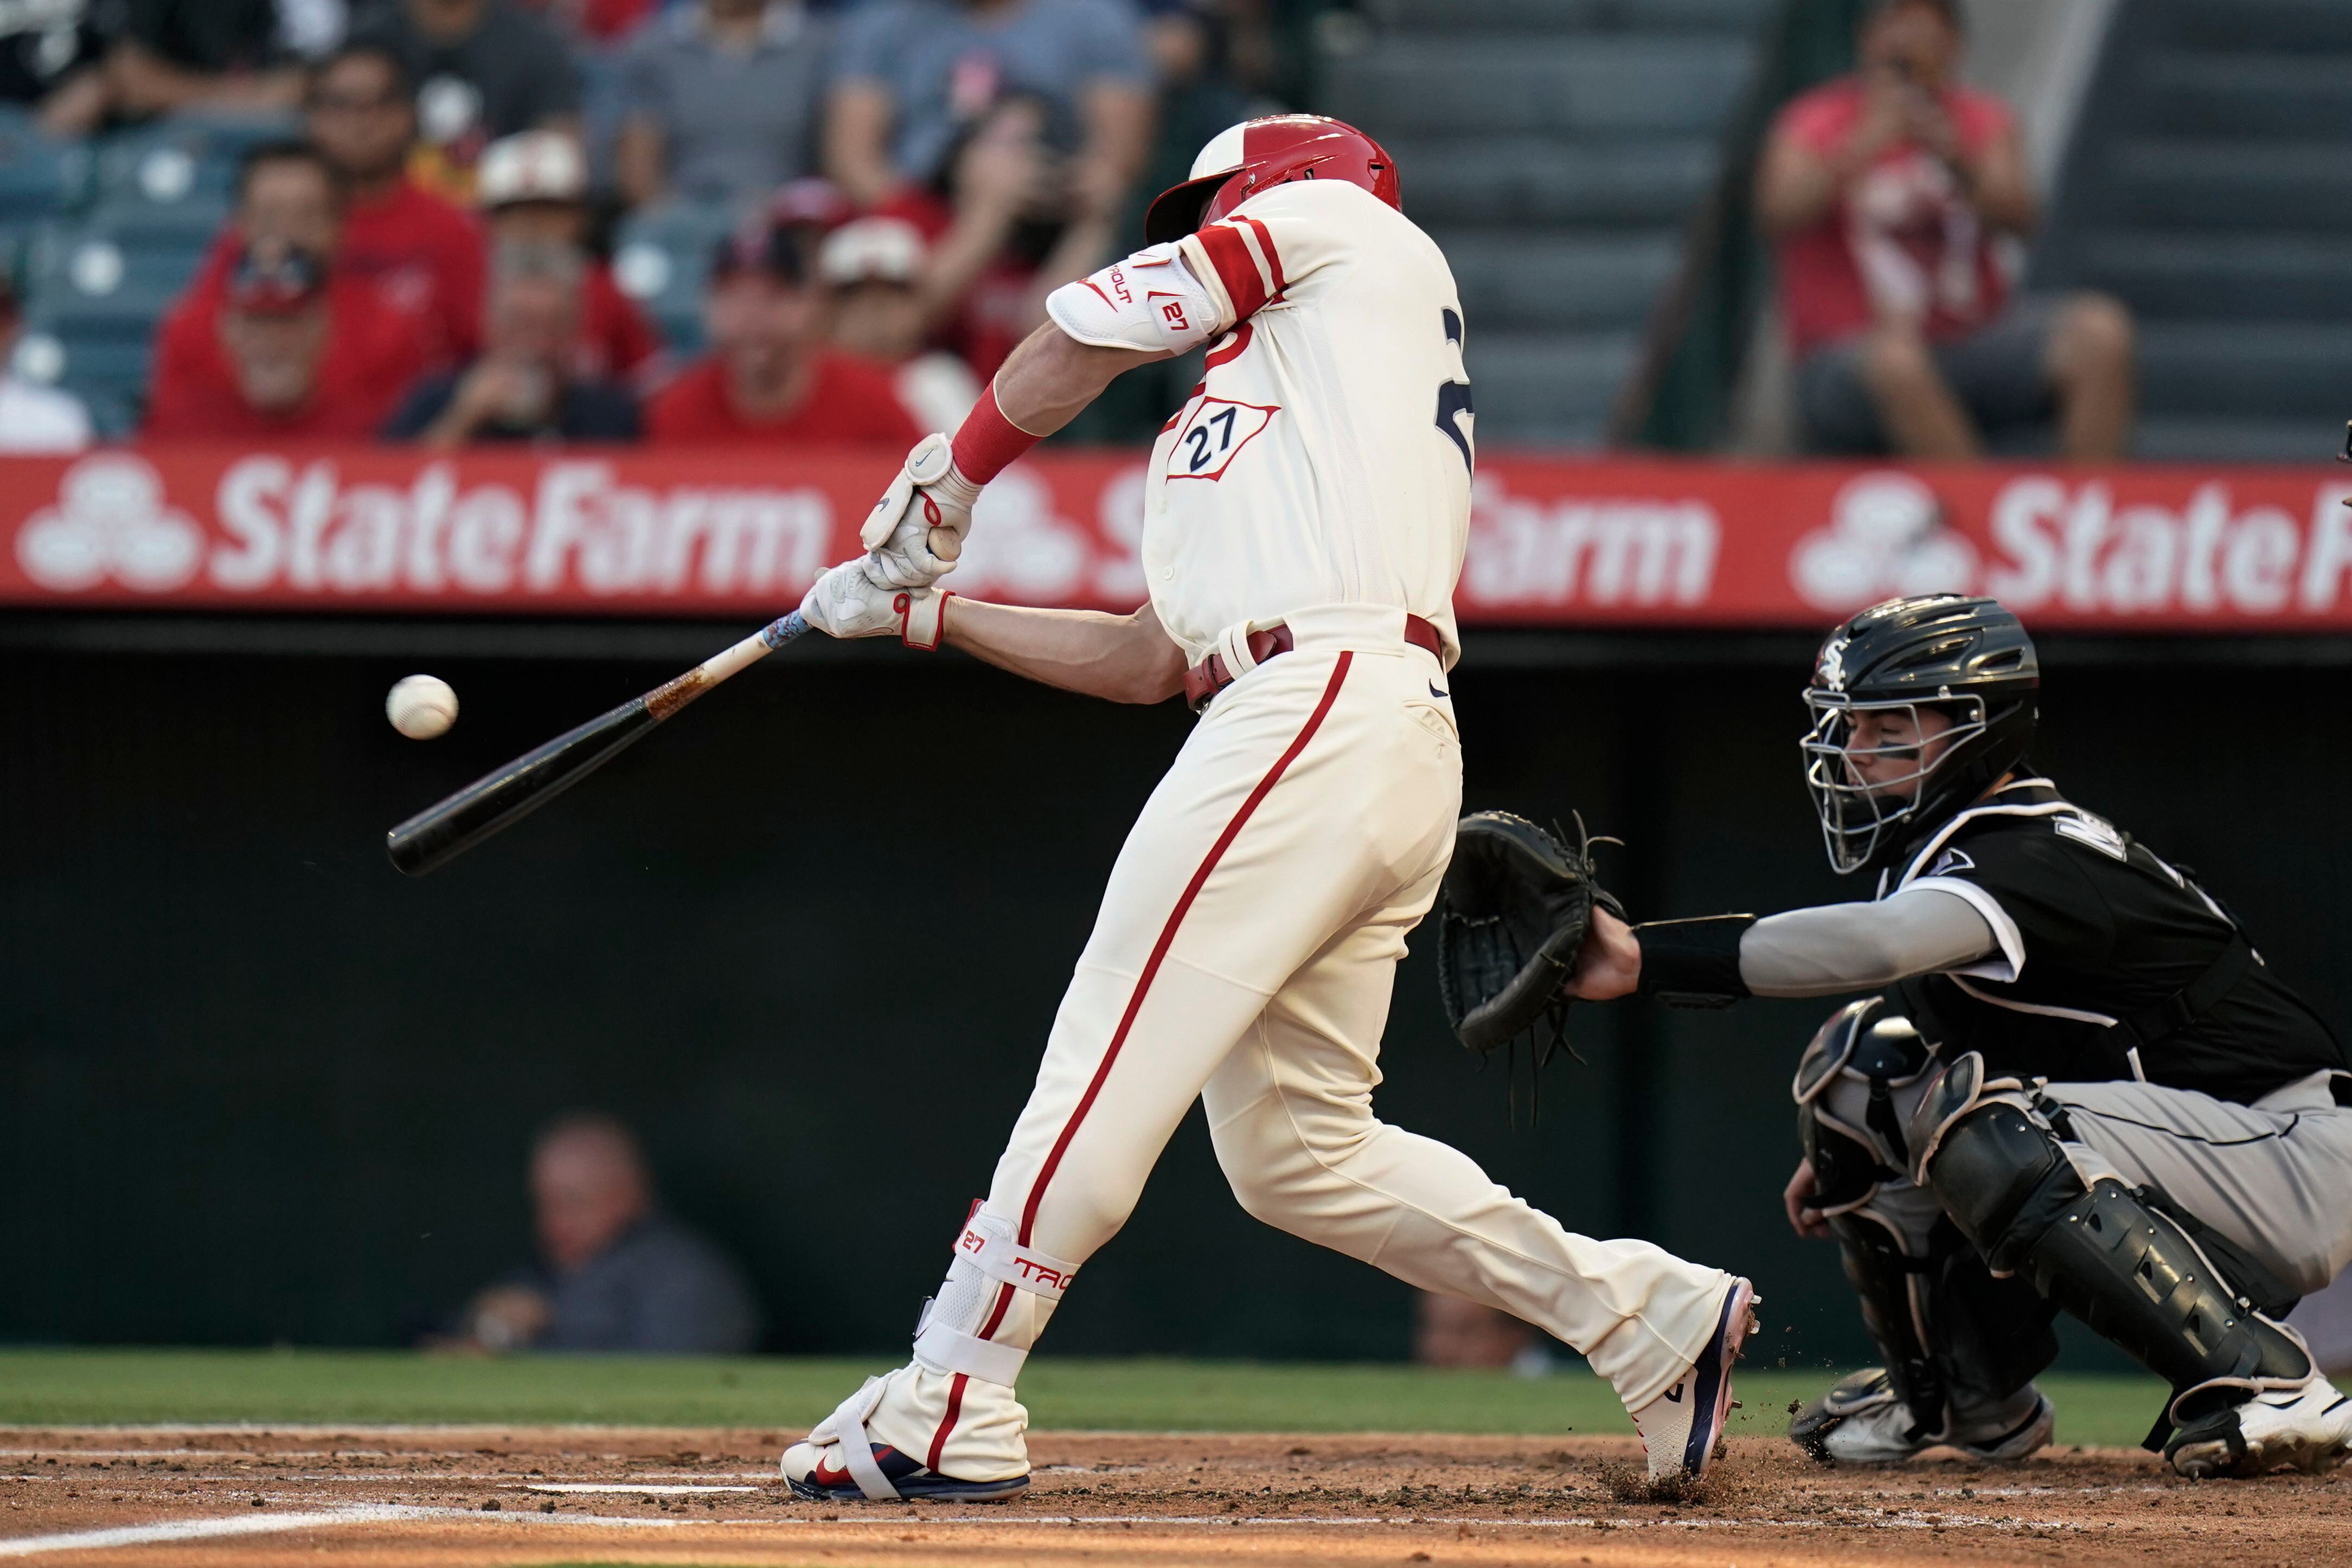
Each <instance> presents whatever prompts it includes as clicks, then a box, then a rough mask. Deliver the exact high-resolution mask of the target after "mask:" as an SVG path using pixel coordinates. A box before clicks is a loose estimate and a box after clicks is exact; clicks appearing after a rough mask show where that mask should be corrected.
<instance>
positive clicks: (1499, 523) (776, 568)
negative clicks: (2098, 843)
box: [0, 447, 2352, 630]
mask: <svg viewBox="0 0 2352 1568" xmlns="http://www.w3.org/2000/svg"><path fill="white" fill-rule="evenodd" d="M892 466H893V459H892V457H891V456H890V455H887V454H883V455H871V454H842V455H825V456H821V457H814V458H812V457H798V456H795V457H778V458H765V457H761V456H757V455H734V454H713V455H703V454H694V455H683V454H663V453H655V452H648V453H630V454H620V453H566V454H562V455H537V454H528V453H508V454H491V455H472V454H468V455H465V456H463V457H460V458H456V459H435V458H431V457H427V456H425V455H419V454H416V453H414V452H407V451H402V450H398V449H393V448H378V447H352V448H342V449H333V450H311V451H302V450H288V451H215V450H209V449H164V448H158V449H152V450H112V451H102V452H96V453H92V454H89V455H84V456H82V457H79V458H75V459H55V458H21V459H14V460H5V461H0V535H5V538H6V539H7V548H6V549H5V552H0V602H6V603H14V604H46V605H52V606H63V605H72V604H89V605H110V606H135V605H153V606H158V607H163V606H178V607H184V608H199V607H205V608H232V607H236V606H250V607H255V608H265V607H266V608H271V609H279V610H284V609H313V610H322V611H333V610H347V609H369V610H399V609H415V610H445V611H465V612H509V613H520V614H530V613H551V612H562V613H578V612H608V613H625V614H633V615H645V614H677V613H692V614H712V613H717V614H730V615H733V614H741V615H743V616H746V617H765V616H767V615H770V614H772V613H773V612H775V611H776V610H777V609H778V608H779V607H781V606H783V605H787V604H789V603H791V602H792V601H795V600H797V599H798V598H799V597H800V595H801V594H802V593H803V591H805V590H806V588H807V585H808V584H809V582H810V581H812V580H814V578H815V576H816V574H817V573H818V572H819V571H821V570H824V568H825V567H826V566H827V565H829V564H831V563H832V562H834V561H835V560H839V559H845V558H846V557H847V556H848V555H850V554H851V553H853V552H854V551H855V550H856V522H857V520H858V519H859V518H860V517H863V516H864V514H865V511H866V506H867V505H868V504H869V502H870V501H871V500H872V498H873V497H874V496H875V495H876V494H877V492H878V490H879V488H880V486H881V485H882V484H883V483H884V481H885V480H887V477H888V476H889V474H890V472H891V469H892ZM1143 474H1144V470H1143V466H1142V464H1141V461H1140V458H1139V455H1132V454H1126V453H1117V454H1100V453H1094V454H1087V453H1080V454H1073V455H1046V456H1039V457H1035V458H1033V459H1032V460H1030V461H1028V462H1025V463H1022V464H1019V465H1015V466H1014V467H1013V468H1012V469H1011V470H1009V471H1008V472H1007V473H1005V474H1004V475H1003V476H1001V477H1000V478H999V479H998V480H997V482H996V483H995V484H993V485H992V486H990V487H989V489H988V492H987V494H986V495H985V496H984V497H983V498H982V504H981V506H980V508H979V510H978V515H977V518H976V521H975V525H974V531H973V536H972V540H971V546H970V549H969V550H968V552H967V555H966V558H965V561H964V564H963V566H962V567H961V570H959V571H958V572H957V574H956V587H957V588H958V589H959V591H963V592H966V593H970V594H975V595H986V596H988V597H992V598H998V599H1003V600H1008V601H1017V602H1024V603H1034V604H1065V605H1072V606H1082V607H1091V608H1099V609H1126V608H1129V607H1131V606H1133V605H1134V604H1136V603H1137V602H1139V601H1140V600H1141V599H1142V597H1143V593H1144V580H1143V574H1142V571H1141V570H1140V568H1139V562H1138V559H1137V558H1138V541H1139V538H1140V535H1141V526H1142V497H1143ZM2347 495H2352V484H2347V483H2343V482H2339V481H2338V480H2337V479H2336V476H2335V475H2334V473H2333V472H2332V471H2330V470H2327V469H2324V468H2316V469H2292V468H2273V469H2263V468H2232V469H2193V468H2173V467H2149V468H2105V469H2060V468H2039V469H2037V468H2029V467H2009V468H1949V469H1936V468H1919V469H1903V468H1895V467H1885V466H1882V467H1858V466H1853V465H1787V466H1775V467H1763V466H1738V465H1717V464H1704V463H1687V462H1658V461H1637V460H1613V461H1591V462H1579V461H1569V460H1562V459H1548V458H1532V457H1513V456H1509V455H1504V456H1492V455H1490V456H1489V457H1487V458H1486V460H1485V461H1484V462H1483V463H1482V464H1481V465H1480V470H1479V475H1478V479H1477V483H1476V487H1475V493H1474V501H1473V507H1472V516H1471V524H1470V538H1469V543H1468V550H1467V554H1466V556H1465V561H1464V566H1463V574H1462V580H1461V585H1460V588H1459V590H1458V591H1457V593H1456V595H1455V609H1456V611H1457V612H1458V613H1459V615H1460V617H1461V619H1462V620H1463V621H1464V622H1466V623H1471V624H1478V623H1486V624H1526V625H1544V624H1551V625H1684V626H1801V627H1807V628H1811V627H1816V626H1819V625H1822V624H1823V623H1824V622H1827V621H1828V620H1830V619H1831V618H1832V617H1833V616H1835V615H1838V614H1841V613H1843V612H1847V611H1851V610H1853V609H1855V608H1857V607H1859V606H1861V605H1864V604H1866V603H1869V602H1872V601H1874V600H1877V599H1882V598H1885V597H1886V596H1887V595H1889V594H1894V593H1907V592H1924V591H1935V590H1941V589H1958V590H1972V591H1982V592H1989V593H1992V594H1996V595H1998V596H2000V598H2002V599H2003V600H2005V601H2008V602H2009V603H2010V604H2011V605H2012V606H2013V607H2014V608H2016V609H2017V610H2018V611H2020V612H2022V613H2024V614H2026V615H2028V616H2030V617H2032V620H2033V622H2034V623H2035V624H2036V625H2042V626H2050V627H2053V628H2054V627H2066V626H2083V627H2088V626H2110V627H2119V628H2129V627H2150V628H2154V627H2164V628H2182V629H2199V628H2211V629H2217V630H2219V629H2230V630H2255V629H2263V628H2271V627H2275V628H2282V629H2284V628H2301V629H2315V628H2336V627H2343V628H2346V629H2347V630H2352V511H2347V509H2346V508H2344V507H2341V506H2339V505H2338V504H2337V503H2338V502H2339V501H2340V500H2342V499H2343V498H2344V497H2346V496H2347Z"/></svg>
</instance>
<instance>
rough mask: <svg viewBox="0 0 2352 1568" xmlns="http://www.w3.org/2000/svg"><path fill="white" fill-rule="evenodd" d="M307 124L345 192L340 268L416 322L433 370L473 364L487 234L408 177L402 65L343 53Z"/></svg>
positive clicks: (388, 54) (384, 57)
mask: <svg viewBox="0 0 2352 1568" xmlns="http://www.w3.org/2000/svg"><path fill="white" fill-rule="evenodd" d="M303 124H304V127H305V129H306V130H307V131H309V132H310V141H311V142H312V144H313V145H315V146H316V147H317V148H318V149H319V151H320V153H321V154H322V155H323V156H324V157H325V158H326V161H327V162H328V163H329V165H331V167H332V168H333V170H334V171H335V172H336V173H337V174H338V175H339V176H341V180H342V183H343V198H344V199H343V235H342V246H341V251H340V252H339V253H338V254H337V256H336V257H335V262H336V265H337V266H338V267H341V268H342V269H343V270H345V271H348V272H351V273H352V274H355V275H357V276H358V277H364V278H367V279H369V280H371V281H373V283H374V284H375V286H376V287H377V288H378V289H379V290H380V291H381V292H382V293H383V297H384V301H385V303H386V304H388V305H390V306H392V307H393V308H395V309H398V310H401V311H403V312H404V313H406V314H407V315H409V316H410V317H412V318H414V319H415V321H416V323H417V326H418V329H419V331H420V333H421V334H422V338H423V342H422V349H423V353H424V356H425V364H426V365H427V366H428V367H430V368H438V367H440V366H443V365H447V364H453V363H457V362H458V361H464V360H468V359H471V358H473V356H474V354H475V352H476V351H477V350H478V349H479V347H480V344H481V321H482V233H481V228H480V226H479V225H478V224H477V223H476V222H475V221H474V218H473V216H472V214H468V213H467V212H466V211H465V210H464V209H462V208H460V207H458V206H457V205H456V204H453V203H450V202H447V201H445V200H443V199H442V198H441V197H439V196H436V195H435V194H434V193H432V192H430V191H428V190H425V188H424V187H423V186H421V185H419V184H417V183H416V182H415V181H414V180H413V179H411V178H410V177H409V173H408V154H409V149H410V148H411V147H413V146H414V145H415V141H416V96H415V86H414V84H413V83H412V82H411V81H410V80H409V78H408V73H407V70H406V68H404V66H403V65H402V64H401V61H400V57H399V56H398V55H397V54H395V53H394V52H393V51H392V50H391V49H389V48H387V47H384V46H383V44H381V43H355V44H346V45H344V46H343V47H341V48H340V49H338V50H336V51H335V52H334V53H333V54H331V55H330V56H329V57H327V59H326V60H325V61H324V62H323V63H321V64H320V67H319V68H318V69H317V70H316V71H315V72H314V73H313V74H312V76H311V78H310V96H309V98H308V99H307V101H306V102H305V105H304V111H303Z"/></svg>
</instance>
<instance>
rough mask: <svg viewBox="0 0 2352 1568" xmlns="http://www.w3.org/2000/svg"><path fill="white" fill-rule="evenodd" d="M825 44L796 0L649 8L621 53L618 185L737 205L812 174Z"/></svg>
mask: <svg viewBox="0 0 2352 1568" xmlns="http://www.w3.org/2000/svg"><path fill="white" fill-rule="evenodd" d="M825 48H826V37H825V32H824V27H823V26H821V25H820V24H819V23H817V22H816V21H815V20H814V18H812V17H811V16H809V15H808V13H807V11H806V10H805V9H804V8H803V6H802V5H800V4H799V3H798V0H698V3H696V4H690V5H678V6H676V7H674V8H673V9H671V10H669V11H667V12H665V13H663V14H662V15H661V16H657V17H656V18H655V19H654V20H653V21H652V22H651V23H650V24H649V25H648V26H646V28H645V29H644V30H643V31H642V32H640V33H639V34H638V35H637V36H636V37H635V40H634V41H633V42H632V43H631V44H630V45H629V46H628V47H627V51H626V53H625V54H624V56H623V57H622V61H621V92H622V110H621V130H620V139H619V141H618V143H617V144H616V146H615V148H614V163H615V169H614V173H615V175H616V177H617V179H618V181H619V183H620V188H621V194H622V195H623V196H624V197H625V198H626V199H627V201H628V202H629V203H630V204H632V205H636V206H642V205H645V204H647V203H650V202H654V201H657V200H659V199H661V198H662V197H664V196H677V197H681V198H683V199H685V200H687V201H692V202H719V203H725V204H729V205H731V206H739V207H740V206H742V205H745V204H749V203H751V202H752V201H755V200H757V199H758V198H760V197H761V196H764V195H765V194H766V193H769V192H770V191H772V190H774V189H776V187H778V186H779V185H782V184H784V183H788V182H790V181H793V180H798V179H802V178H803V177H805V176H807V175H810V174H814V172H816V169H817V157H816V129H817V127H816V122H817V114H818V111H819V107H820V106H819V95H820V90H821V89H822V87H823V84H824V60H825Z"/></svg>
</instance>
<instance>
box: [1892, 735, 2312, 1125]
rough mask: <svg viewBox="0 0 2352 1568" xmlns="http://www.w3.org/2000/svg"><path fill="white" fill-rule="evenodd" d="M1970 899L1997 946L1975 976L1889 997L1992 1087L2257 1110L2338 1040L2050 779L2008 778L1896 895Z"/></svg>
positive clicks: (1931, 980) (2217, 916) (2193, 898)
mask: <svg viewBox="0 0 2352 1568" xmlns="http://www.w3.org/2000/svg"><path fill="white" fill-rule="evenodd" d="M1908 887H1934V888H1940V889H1942V890H1944V891H1946V892H1948V893H1952V894H1958V895H1959V896H1960V897H1963V898H1966V899H1967V900H1968V901H1969V903H1970V904H1973V905H1974V906H1975V907H1976V910H1977V912H1978V913H1979V915H1983V916H1984V917H1985V920H1986V923H1987V924H1988V925H1990V926H1991V927H1992V929H1993V933H1994V936H1995V937H1996V938H1997V939H1998V940H1999V942H2000V956H1998V957H1996V958H1993V959H1990V960H1988V961H1987V962H1986V963H1984V964H1982V965H1979V966H1975V967H1973V968H1972V969H1971V970H1969V971H1964V972H1959V973H1949V974H1932V975H1917V976H1913V977H1909V978H1906V979H1904V980H1900V981H1898V982H1896V984H1895V994H1896V996H1897V997H1898V998H1900V1002H1901V1006H1902V1009H1903V1011H1904V1012H1905V1013H1906V1015H1908V1016H1909V1018H1910V1019H1911V1021H1912V1023H1913V1024H1914V1025H1915V1026H1916V1028H1917V1029H1918V1030H1919V1032H1920V1033H1921V1034H1922V1035H1924V1036H1925V1037H1926V1038H1927V1040H1929V1041H1930V1042H1931V1043H1932V1044H1933V1045H1934V1046H1935V1048H1936V1051H1937V1054H1938V1055H1939V1056H1941V1057H1943V1058H1945V1059H1947V1060H1949V1059H1952V1058H1956V1057H1958V1055H1959V1054H1961V1053H1962V1052H1964V1051H1978V1052H1979V1053H1981V1054H1982V1056H1983V1057H1984V1061H1985V1067H1986V1071H1987V1072H1988V1073H1989V1075H1990V1076H1993V1077H2003V1076H2012V1077H2021V1078H2029V1079H2030V1078H2044V1079H2048V1080H2050V1081H2051V1082H2060V1083H2091V1082H2100V1081H2102V1080H2109V1079H2135V1080H2137V1081H2140V1082H2148V1083H2158V1084H2163V1085H2166V1086H2168V1087H2170V1088H2175V1089H2194V1090H2200V1091H2201V1092H2204V1093H2207V1094H2210V1095H2211V1096H2213V1097H2214V1098H2215V1099H2217V1100H2227V1101H2232V1102H2235V1103H2241V1104H2251V1103H2253V1102H2254V1101H2256V1100H2259V1099H2261V1098H2262V1097H2263V1096H2264V1095H2266V1094H2268V1093H2270V1092H2272V1091H2273V1090H2276V1089H2278V1088H2281V1087H2282V1086H2284V1085H2285V1084H2288V1083H2292V1082H2294V1081H2296V1080H2297V1079H2301V1078H2305V1077H2308V1076H2309V1075H2310V1074H2311V1073H2313V1072H2315V1071H2319V1070H2321V1069H2323V1068H2336V1069H2342V1068H2346V1067H2347V1065H2352V1064H2347V1061H2346V1060H2345V1055H2344V1051H2343V1048H2342V1047H2341V1046H2340V1045H2339V1044H2338V1043H2337V1041H2336V1039H2335V1037H2334V1036H2333V1035H2332V1034H2331V1033H2330V1032H2329V1031H2328V1030H2327V1028H2326V1025H2325V1024H2324V1023H2322V1022H2321V1021H2320V1019H2318V1018H2317V1017H2316V1016H2315V1015H2314V1014H2313V1012H2312V1011H2311V1009H2309V1008H2308V1007H2306V1006H2305V1004H2304V1002H2303V1000H2302V998H2299V997H2297V996H2296V995H2295V994H2294V992H2293V991H2291V990H2289V989H2288V988H2286V987H2285V986H2284V985H2283V984H2281V983H2280V981H2279V980H2278V979H2277V977H2275V976H2273V974H2272V972H2271V970H2270V968H2269V967H2268V966H2267V965H2265V964H2264V963H2263V960H2262V956H2261V955H2260V954H2259V953H2258V952H2257V951H2256V950H2255V949H2254V948H2253V946H2252V945H2251V943H2250V942H2249V941H2248V940H2247V938H2246V936H2245V935H2244V933H2243V932H2242V931H2241V930H2240V929H2239V928H2238V925H2237V923H2236V922H2235V921H2234V920H2232V919H2231V917H2230V915H2229V913H2228V912H2227V911H2226V910H2224V909H2223V908H2222V907H2221V905H2219V904H2216V903H2215V902H2214V900H2212V899H2211V898H2210V897H2209V896H2207V895H2206V894H2205V893H2204V891H2203V890H2202V889H2201V888H2200V887H2199V885H2198V884H2197V882H2196V880H2195V879H2194V878H2193V877H2192V876H2191V875H2190V874H2189V873H2187V872H2184V871H2182V870H2181V869H2180V868H2179V867H2177V866H2174V865H2171V864H2169V863H2168V862H2166V861H2165V860H2164V859H2163V858H2162V857H2161V856H2159V855H2158V854H2156V853H2155V852H2152V851H2150V850H2149V849H2148V848H2147V845H2145V844H2142V843H2140V842H2138V841H2136V840H2135V839H2133V838H2132V837H2131V836H2130V835H2129V834H2128V833H2126V832H2123V831H2119V830H2117V829H2116V827H2114V826H2113V825H2112V824H2110V823H2109V822H2107V821H2105V819H2104V818H2101V817H2098V816H2095V815H2093V814H2092V813H2091V812H2089V811H2086V810H2083V809H2082V808H2081V807H2079V806H2075V805H2073V804H2071V803H2069V802H2068V801H2067V800H2065V799H2064V798H2063V797H2062V796H2061V795H2060V794H2059V793H2058V791H2057V789H2055V788H2054V787H2053V785H2052V784H2051V783H2050V781H2049V780H2048V779H2024V780H2021V781H2020V782H2017V783H2013V784H2010V785H2007V786H2005V787H2003V788H2001V789H1998V790H1996V791H1994V792H1993V793H1992V794H1991V795H1990V796H1988V797H1987V798H1986V800H1985V801H1984V803H1983V804H1981V805H1979V806H1975V807H1972V808H1970V809H1969V810H1964V811H1962V812H1960V813H1959V814H1958V816H1956V817H1954V818H1953V819H1952V820H1951V821H1949V822H1948V823H1947V824H1946V825H1945V826H1944V827H1943V829H1942V830H1940V831H1938V832H1937V833H1936V834H1935V835H1934V836H1933V837H1932V838H1931V839H1930V840H1929V841H1927V844H1926V845H1925V846H1924V847H1923V848H1922V849H1921V850H1920V852H1918V853H1917V854H1916V855H1915V856H1913V858H1912V860H1911V862H1910V864H1909V867H1908V868H1907V869H1906V871H1905V872H1904V873H1903V874H1902V875H1901V877H1900V878H1899V879H1895V881H1894V885H1893V886H1892V887H1891V888H1889V890H1888V891H1890V892H1897V891H1901V890H1902V889H1904V888H1908Z"/></svg>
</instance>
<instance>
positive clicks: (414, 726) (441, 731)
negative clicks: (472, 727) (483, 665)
mask: <svg viewBox="0 0 2352 1568" xmlns="http://www.w3.org/2000/svg"><path fill="white" fill-rule="evenodd" d="M383 716H384V717H386V718H388V719H390V720H392V727H393V728H394V729H396V730H398V731H400V733H401V734H403V735H404V736H406V737H408V738H409V739H411V740H431V739H432V738H433V737H435V736H436V735H446V734H448V733H449V727H450V726H451V725H453V724H455V723H457V693H456V692H454V691H452V690H450V689H449V683H448V682H446V681H445V680H443V679H442V678H441V677H440V676H438V675H410V676H408V677H407V678H406V679H405V680H403V681H401V682H400V683H399V684H398V685H394V687H393V688H392V693H391V695H388V696H386V697H385V698H384V699H383Z"/></svg>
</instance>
